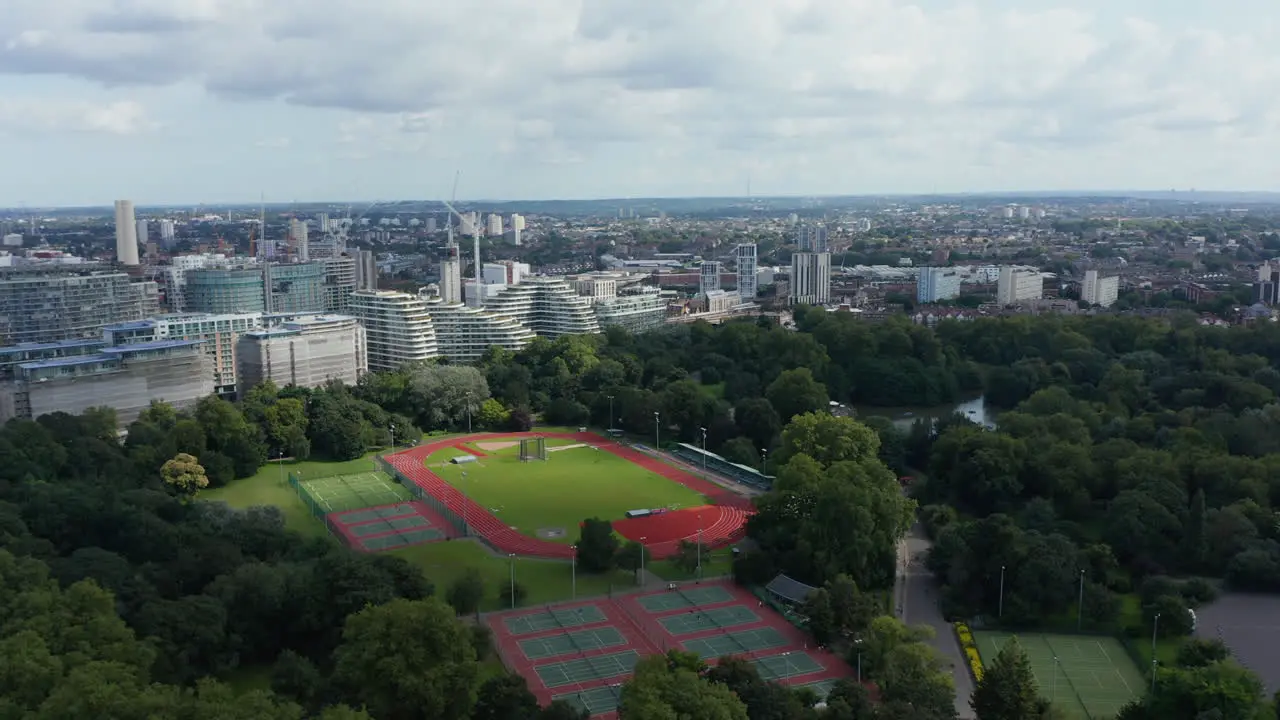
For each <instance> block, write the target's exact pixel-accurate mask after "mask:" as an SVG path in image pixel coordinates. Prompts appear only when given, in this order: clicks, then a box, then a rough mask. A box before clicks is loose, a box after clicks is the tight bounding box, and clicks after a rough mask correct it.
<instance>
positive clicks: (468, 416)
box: [467, 393, 471, 433]
mask: <svg viewBox="0 0 1280 720" xmlns="http://www.w3.org/2000/svg"><path fill="white" fill-rule="evenodd" d="M467 432H468V433H470V432H471V393H467Z"/></svg>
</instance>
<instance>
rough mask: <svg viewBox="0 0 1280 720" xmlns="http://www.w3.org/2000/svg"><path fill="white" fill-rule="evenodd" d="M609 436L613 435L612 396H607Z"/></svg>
mask: <svg viewBox="0 0 1280 720" xmlns="http://www.w3.org/2000/svg"><path fill="white" fill-rule="evenodd" d="M609 434H610V435H612V434H613V396H612V395H610V396H609Z"/></svg>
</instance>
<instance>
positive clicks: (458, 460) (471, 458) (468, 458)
mask: <svg viewBox="0 0 1280 720" xmlns="http://www.w3.org/2000/svg"><path fill="white" fill-rule="evenodd" d="M477 459H478V458H476V456H475V455H459V456H457V457H455V458H450V459H449V462H451V463H453V464H454V465H466V464H467V463H473V462H475V461H476V460H477Z"/></svg>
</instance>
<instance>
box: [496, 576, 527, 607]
mask: <svg viewBox="0 0 1280 720" xmlns="http://www.w3.org/2000/svg"><path fill="white" fill-rule="evenodd" d="M513 595H514V596H515V597H514V601H513V599H512V596H513ZM527 597H529V589H528V588H526V587H525V586H524V583H520V582H516V583H509V582H504V583H498V601H499V602H501V603H502V607H505V608H509V607H517V606H519V605H523V604H524V599H525V598H527Z"/></svg>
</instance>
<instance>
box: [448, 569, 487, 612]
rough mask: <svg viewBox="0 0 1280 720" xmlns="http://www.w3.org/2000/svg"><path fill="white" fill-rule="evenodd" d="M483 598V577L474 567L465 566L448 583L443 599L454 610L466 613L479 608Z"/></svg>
mask: <svg viewBox="0 0 1280 720" xmlns="http://www.w3.org/2000/svg"><path fill="white" fill-rule="evenodd" d="M483 599H484V577H483V576H482V575H481V574H480V571H479V570H477V569H475V568H467V569H466V570H465V571H463V573H462V574H461V575H459V576H458V577H457V578H456V579H455V580H454V581H453V582H452V583H451V584H450V585H449V590H448V591H447V592H446V593H445V601H446V602H448V603H449V605H450V607H452V608H453V610H454V612H456V613H458V614H459V615H468V614H470V613H473V612H475V611H477V610H479V609H480V601H481V600H483Z"/></svg>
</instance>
